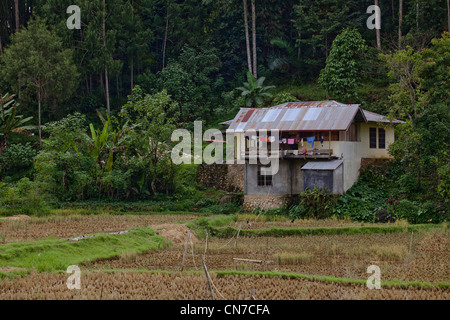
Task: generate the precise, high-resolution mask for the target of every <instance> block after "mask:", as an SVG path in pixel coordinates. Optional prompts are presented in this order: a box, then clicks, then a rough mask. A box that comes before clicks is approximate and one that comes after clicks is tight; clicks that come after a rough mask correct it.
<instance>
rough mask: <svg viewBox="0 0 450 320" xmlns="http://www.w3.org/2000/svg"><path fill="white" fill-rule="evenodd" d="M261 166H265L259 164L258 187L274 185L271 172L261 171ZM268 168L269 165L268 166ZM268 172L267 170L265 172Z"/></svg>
mask: <svg viewBox="0 0 450 320" xmlns="http://www.w3.org/2000/svg"><path fill="white" fill-rule="evenodd" d="M261 168H263V166H258V177H257V180H258V187H269V186H272V177H273V176H272V175H271V174H270V175H269V174H263V173H262V172H261ZM266 168H268V167H266ZM265 173H266V172H265Z"/></svg>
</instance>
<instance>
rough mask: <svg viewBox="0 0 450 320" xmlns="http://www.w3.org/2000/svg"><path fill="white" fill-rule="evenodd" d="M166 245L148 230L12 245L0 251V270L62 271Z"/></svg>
mask: <svg viewBox="0 0 450 320" xmlns="http://www.w3.org/2000/svg"><path fill="white" fill-rule="evenodd" d="M168 244H170V243H169V241H168V240H166V239H164V238H163V237H161V236H158V235H156V233H155V232H154V231H153V230H151V229H149V228H136V229H132V230H131V231H130V232H129V233H126V234H121V235H118V234H97V235H95V236H94V237H93V238H87V239H84V240H80V241H77V242H69V241H67V239H48V240H39V241H32V242H16V243H10V244H6V245H2V246H1V247H0V267H2V266H3V267H6V266H8V267H19V268H26V269H35V270H37V271H39V272H53V271H65V270H67V267H68V266H70V265H78V264H81V263H83V262H89V261H94V260H97V259H109V258H112V257H116V256H120V255H121V254H122V253H126V252H135V253H143V252H145V251H148V250H157V249H159V248H163V247H166V246H167V245H168Z"/></svg>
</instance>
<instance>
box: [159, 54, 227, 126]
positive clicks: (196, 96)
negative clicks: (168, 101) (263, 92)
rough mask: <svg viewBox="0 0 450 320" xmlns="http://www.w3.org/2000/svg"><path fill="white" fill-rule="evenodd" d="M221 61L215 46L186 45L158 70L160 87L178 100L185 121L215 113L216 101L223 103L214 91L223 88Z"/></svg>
mask: <svg viewBox="0 0 450 320" xmlns="http://www.w3.org/2000/svg"><path fill="white" fill-rule="evenodd" d="M221 65H222V63H221V61H220V59H219V58H218V56H217V52H216V51H215V50H211V49H207V48H202V49H200V50H196V49H193V48H190V47H188V46H185V47H184V48H183V49H182V51H181V53H180V56H179V57H178V59H177V60H176V61H172V62H170V63H169V65H168V66H167V67H166V68H164V69H163V70H162V71H161V72H159V73H158V80H157V86H158V89H159V90H167V92H168V93H169V94H170V95H171V96H172V97H173V99H174V100H175V101H177V102H178V103H179V108H180V116H181V119H183V121H186V122H188V121H191V120H198V119H202V118H205V117H207V116H208V115H209V116H211V115H213V109H214V105H218V104H219V103H220V99H217V95H215V94H214V92H218V91H219V90H221V89H222V88H223V79H222V77H221V76H220V75H219V74H218V71H219V69H220V67H221Z"/></svg>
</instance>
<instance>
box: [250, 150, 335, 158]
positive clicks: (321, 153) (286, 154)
mask: <svg viewBox="0 0 450 320" xmlns="http://www.w3.org/2000/svg"><path fill="white" fill-rule="evenodd" d="M241 156H243V157H242V158H244V157H245V159H255V158H258V157H259V158H261V157H263V158H267V157H270V158H274V157H278V158H283V159H331V158H335V156H333V150H332V149H311V150H308V151H307V152H306V154H303V153H302V151H301V150H277V151H272V150H270V149H269V150H265V149H261V150H256V149H255V150H246V151H245V153H244V152H242V153H241Z"/></svg>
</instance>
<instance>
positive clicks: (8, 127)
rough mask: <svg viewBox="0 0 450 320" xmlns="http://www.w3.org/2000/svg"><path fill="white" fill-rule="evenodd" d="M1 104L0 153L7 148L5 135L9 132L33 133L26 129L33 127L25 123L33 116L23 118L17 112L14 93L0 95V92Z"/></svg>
mask: <svg viewBox="0 0 450 320" xmlns="http://www.w3.org/2000/svg"><path fill="white" fill-rule="evenodd" d="M0 106H1V122H0V155H1V153H2V152H4V151H5V150H6V149H7V143H6V142H7V141H6V137H7V136H8V135H10V134H11V133H13V132H15V133H21V134H26V135H29V136H31V135H33V134H32V133H30V132H29V131H28V130H31V129H34V128H35V127H33V126H29V125H25V124H26V123H27V122H29V121H30V120H31V119H32V118H33V117H28V118H24V116H23V115H18V114H17V107H18V105H17V103H16V102H15V100H14V95H12V96H11V95H9V94H6V95H4V96H3V95H2V94H1V93H0Z"/></svg>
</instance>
